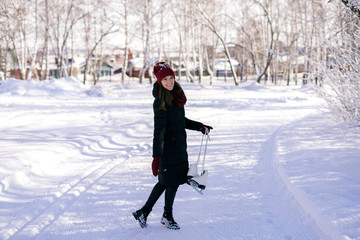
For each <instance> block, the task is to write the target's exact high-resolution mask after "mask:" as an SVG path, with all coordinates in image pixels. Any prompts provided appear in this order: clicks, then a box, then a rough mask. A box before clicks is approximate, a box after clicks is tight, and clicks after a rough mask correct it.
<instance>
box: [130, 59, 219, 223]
mask: <svg viewBox="0 0 360 240" xmlns="http://www.w3.org/2000/svg"><path fill="white" fill-rule="evenodd" d="M153 72H154V74H155V76H156V78H157V82H155V83H154V88H153V96H154V98H155V100H154V104H153V110H154V138H153V162H152V171H153V175H154V176H158V183H156V185H155V186H154V188H153V190H152V192H151V193H150V196H149V198H148V200H147V202H146V203H145V205H144V206H143V207H142V208H141V209H139V210H137V211H135V212H133V215H134V217H135V219H136V220H138V221H139V224H140V226H141V227H142V228H144V227H146V226H147V224H146V220H147V217H148V215H149V213H150V212H151V210H152V208H153V206H154V205H155V203H156V201H157V200H158V199H159V198H160V196H161V195H162V193H163V192H164V191H165V207H164V214H163V216H162V218H161V223H162V224H163V225H165V226H166V227H167V228H170V229H180V227H179V225H178V224H177V223H176V222H175V220H174V218H173V212H172V210H173V203H174V200H175V195H176V192H177V189H178V187H179V185H181V184H184V183H186V181H187V172H188V169H189V162H188V155H187V151H186V148H187V142H186V131H185V129H190V130H197V131H201V132H202V133H203V134H205V133H206V132H209V131H210V129H212V127H210V126H206V125H204V124H202V123H200V122H196V121H193V120H190V119H188V118H186V117H185V110H184V105H185V103H186V96H185V94H184V91H183V90H182V88H181V86H180V84H179V83H178V82H176V81H175V74H174V71H173V70H172V69H171V67H170V66H169V64H167V63H166V62H158V63H157V64H155V66H154V69H153Z"/></svg>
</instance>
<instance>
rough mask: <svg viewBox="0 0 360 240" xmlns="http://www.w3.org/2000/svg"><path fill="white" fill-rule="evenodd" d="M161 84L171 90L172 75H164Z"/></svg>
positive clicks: (173, 81) (172, 86) (172, 84)
mask: <svg viewBox="0 0 360 240" xmlns="http://www.w3.org/2000/svg"><path fill="white" fill-rule="evenodd" d="M161 84H162V86H163V87H164V88H166V89H167V90H169V91H171V90H173V88H174V84H175V79H174V77H173V76H166V77H165V78H164V79H163V80H162V81H161Z"/></svg>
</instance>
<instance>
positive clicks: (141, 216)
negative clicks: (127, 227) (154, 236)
mask: <svg viewBox="0 0 360 240" xmlns="http://www.w3.org/2000/svg"><path fill="white" fill-rule="evenodd" d="M149 213H150V211H149V210H148V209H147V208H146V207H142V208H141V209H139V210H137V211H135V212H133V213H132V214H133V216H134V218H135V219H136V220H138V221H139V224H140V227H142V228H146V227H147V224H146V220H147V217H148V215H149Z"/></svg>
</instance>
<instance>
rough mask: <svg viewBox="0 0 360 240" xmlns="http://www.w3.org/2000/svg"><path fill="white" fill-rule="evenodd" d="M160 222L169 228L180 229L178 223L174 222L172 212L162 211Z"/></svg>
mask: <svg viewBox="0 0 360 240" xmlns="http://www.w3.org/2000/svg"><path fill="white" fill-rule="evenodd" d="M161 224H163V225H165V226H166V227H167V228H169V229H174V230H178V229H180V226H179V224H177V222H175V220H174V218H173V215H172V212H164V214H163V216H162V218H161Z"/></svg>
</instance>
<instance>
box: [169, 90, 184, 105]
mask: <svg viewBox="0 0 360 240" xmlns="http://www.w3.org/2000/svg"><path fill="white" fill-rule="evenodd" d="M171 94H172V96H173V99H174V103H175V104H176V106H178V107H179V108H182V107H184V105H185V104H186V100H187V99H186V96H185V93H184V91H183V90H181V91H176V90H173V91H171Z"/></svg>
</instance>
